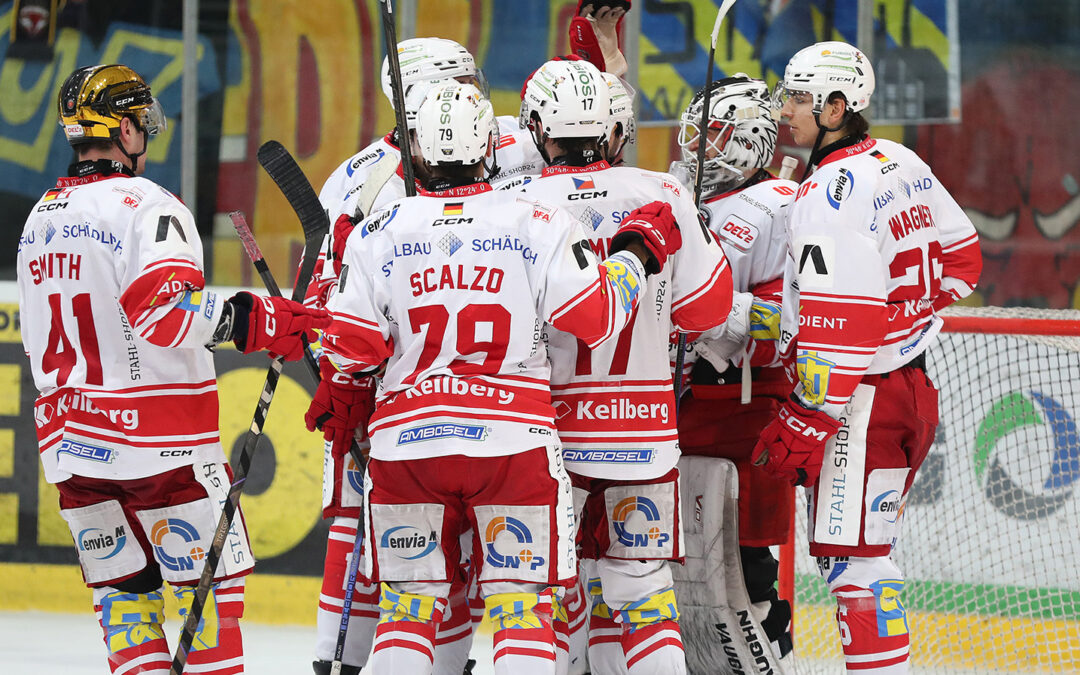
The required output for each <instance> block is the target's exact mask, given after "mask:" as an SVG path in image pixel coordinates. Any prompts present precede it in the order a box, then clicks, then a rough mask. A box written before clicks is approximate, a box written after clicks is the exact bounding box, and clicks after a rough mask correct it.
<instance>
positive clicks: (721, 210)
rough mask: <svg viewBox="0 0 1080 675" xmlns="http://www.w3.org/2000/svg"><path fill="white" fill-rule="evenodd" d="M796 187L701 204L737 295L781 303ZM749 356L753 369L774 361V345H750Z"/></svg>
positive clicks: (776, 184)
mask: <svg viewBox="0 0 1080 675" xmlns="http://www.w3.org/2000/svg"><path fill="white" fill-rule="evenodd" d="M798 187H799V185H798V183H795V182H794V181H790V180H780V179H778V178H772V179H766V180H763V181H761V182H756V183H754V184H753V185H750V186H747V187H740V188H736V189H734V190H731V191H729V192H725V193H723V194H719V195H715V196H713V197H710V198H709V199H706V200H705V201H704V203H702V205H701V209H700V212H701V214H702V217H703V218H704V220H705V225H706V226H707V227H708V228H709V229H710V230H711V231H712V232H713V234H715V235H716V239H717V242H718V243H719V244H720V248H722V249H723V250H724V256H725V257H726V258H727V261H728V264H729V265H730V266H731V280H732V285H733V287H734V291H735V292H736V293H750V294H752V295H753V296H754V297H755V298H761V299H763V300H767V301H769V302H775V303H777V304H780V302H781V299H782V293H783V282H784V269H785V267H786V266H787V260H788V229H787V210H788V206H789V205H790V204H791V202H792V201H793V200H794V198H795V190H796V189H797V188H798ZM727 327H728V324H727V323H725V324H724V325H722V326H718V327H717V328H713V329H712V330H710V331H708V332H707V333H705V334H704V335H702V336H701V338H700V339H703V340H709V339H717V338H718V337H719V334H720V333H721V332H723V331H725V330H726V329H727ZM694 346H695V345H694V344H693V343H691V344H690V345H688V347H687V351H686V355H685V357H684V373H685V374H689V372H690V370H691V368H692V366H693V364H694V362H695V361H696V360H697V353H696V351H695V349H694ZM748 355H749V357H750V364H751V365H752V366H772V365H776V363H777V356H778V355H777V350H776V346H775V344H767V343H766V342H765V341H751V342H750V344H749V348H748ZM674 365H675V350H674V349H672V366H674Z"/></svg>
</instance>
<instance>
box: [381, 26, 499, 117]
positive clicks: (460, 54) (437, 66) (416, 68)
mask: <svg viewBox="0 0 1080 675" xmlns="http://www.w3.org/2000/svg"><path fill="white" fill-rule="evenodd" d="M398 63H399V64H400V65H401V88H402V93H403V94H404V96H405V119H406V120H408V121H409V123H414V122H415V121H416V111H417V110H419V109H420V105H421V104H422V103H423V102H424V99H425V97H426V96H427V92H428V91H430V89H431V87H432V86H434V85H436V84H439V83H442V82H446V81H448V80H451V79H453V78H458V77H461V78H475V82H474V84H476V86H477V87H479V88H480V90H481V92H482V93H483V94H484V96H485V98H486V97H487V84H486V81H485V80H484V76H483V73H482V72H481V71H480V70H479V69H478V68H477V67H476V59H474V58H473V55H472V54H470V53H469V50H467V49H465V48H464V47H462V46H461V45H460V44H458V43H457V42H454V41H453V40H446V39H443V38H412V39H409V40H402V41H401V42H399V43H398ZM382 90H383V94H385V95H386V98H387V99H389V101H390V107H391V108H392V107H394V90H393V88H392V86H391V83H390V59H389V58H387V57H385V56H384V57H383V63H382Z"/></svg>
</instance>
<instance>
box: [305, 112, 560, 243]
mask: <svg viewBox="0 0 1080 675" xmlns="http://www.w3.org/2000/svg"><path fill="white" fill-rule="evenodd" d="M495 119H496V121H497V122H498V123H499V143H498V145H496V146H495V159H496V162H497V163H498V173H497V174H495V175H494V176H492V177H491V178H490V181H489V182H491V183H496V182H499V181H503V180H506V179H508V178H512V177H514V176H520V175H526V174H534V173H540V169H542V168H543V166H544V159H543V157H541V156H540V152H539V151H538V150H537V149H536V144H535V143H533V141H532V136H531V135H530V133H529V130H528V129H522V128H521V127H520V126H519V125H518V119H517V117H512V116H510V115H500V116H499V117H496V118H495ZM387 161H388V162H393V163H395V164H397V165H398V171H397V172H396V174H395V175H393V176H391V177H390V179H389V180H388V181H387V182H386V184H385V185H384V187H383V189H382V190H380V192H379V196H378V197H376V199H375V202H374V204H373V206H372V207H371V208H370V209H369V213H367V214H364V215H365V216H367V215H370V214H371V213H374V212H375V211H376V210H377V209H379V208H380V207H382V206H385V205H386V204H389V203H390V202H392V201H396V200H397V199H400V198H401V197H404V196H405V183H404V181H403V179H402V174H401V169H400V164H401V150H400V149H399V148H398V146H397V144H396V140H395V138H394V134H393V132H391V133H389V134H387V135H386V136H384V137H383V138H380V139H378V140H377V141H375V142H374V143H371V144H370V145H368V146H367V147H366V148H364V149H363V150H361V151H360V152H358V153H356V154H355V155H353V156H352V157H350V158H349V159H347V160H345V161H344V162H342V163H341V165H340V166H338V168H337V169H335V170H334V172H333V173H332V174H330V177H329V178H327V179H326V182H325V183H324V184H323V187H322V190H321V191H320V192H319V201H320V202H321V203H322V205H323V208H324V209H326V212H327V214H329V216H330V222H331V223H333V222H334V221H335V220H337V218H338V216H340V215H341V214H342V213H348V214H349V215H350V216H351V215H354V214H355V212H356V198H357V196H358V194H359V192H360V189H361V188H362V187H363V185H364V183H365V181H367V179H368V177H369V176H370V175H371V174H372V172H374V171H375V169H376V167H377V166H378V165H380V164H381V163H382V162H387ZM383 193H385V194H383Z"/></svg>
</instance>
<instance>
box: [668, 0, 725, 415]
mask: <svg viewBox="0 0 1080 675" xmlns="http://www.w3.org/2000/svg"><path fill="white" fill-rule="evenodd" d="M734 4H735V0H724V4H722V5H720V9H719V10H718V11H717V12H716V21H715V22H714V23H713V28H712V35H711V36H710V39H711V42H710V44H709V66H708V68H706V70H705V94H704V97H703V98H702V100H701V124H700V125H699V126H698V147H697V175H696V176H694V206H695V207H697V208H699V209H700V208H701V183H702V179H703V178H704V173H705V148H706V146H707V145H708V144H709V103H710V102H711V101H710V99H711V98H712V82H713V64H715V63H716V39H717V38H718V37H719V36H720V24H721V23H722V22H723V21H724V17H725V16H727V13H728V10H730V9H731V6H732V5H734ZM685 362H686V333H681V332H680V333H679V346H678V351H677V352H676V353H675V419H678V418H679V406H680V405H681V403H682V394H683V372H682V371H683V364H684V363H685Z"/></svg>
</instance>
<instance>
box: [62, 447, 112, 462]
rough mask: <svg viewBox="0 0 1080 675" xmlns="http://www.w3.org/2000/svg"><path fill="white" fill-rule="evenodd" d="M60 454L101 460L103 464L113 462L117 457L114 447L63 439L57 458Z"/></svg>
mask: <svg viewBox="0 0 1080 675" xmlns="http://www.w3.org/2000/svg"><path fill="white" fill-rule="evenodd" d="M60 455H71V456H72V457H78V458H79V459H86V460H89V461H91V462H101V463H102V464H112V462H113V460H115V459H116V451H115V450H113V449H112V448H102V447H100V446H97V445H88V444H86V443H79V442H78V441H62V442H61V443H60V449H59V450H57V451H56V456H57V458H59V456H60Z"/></svg>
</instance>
